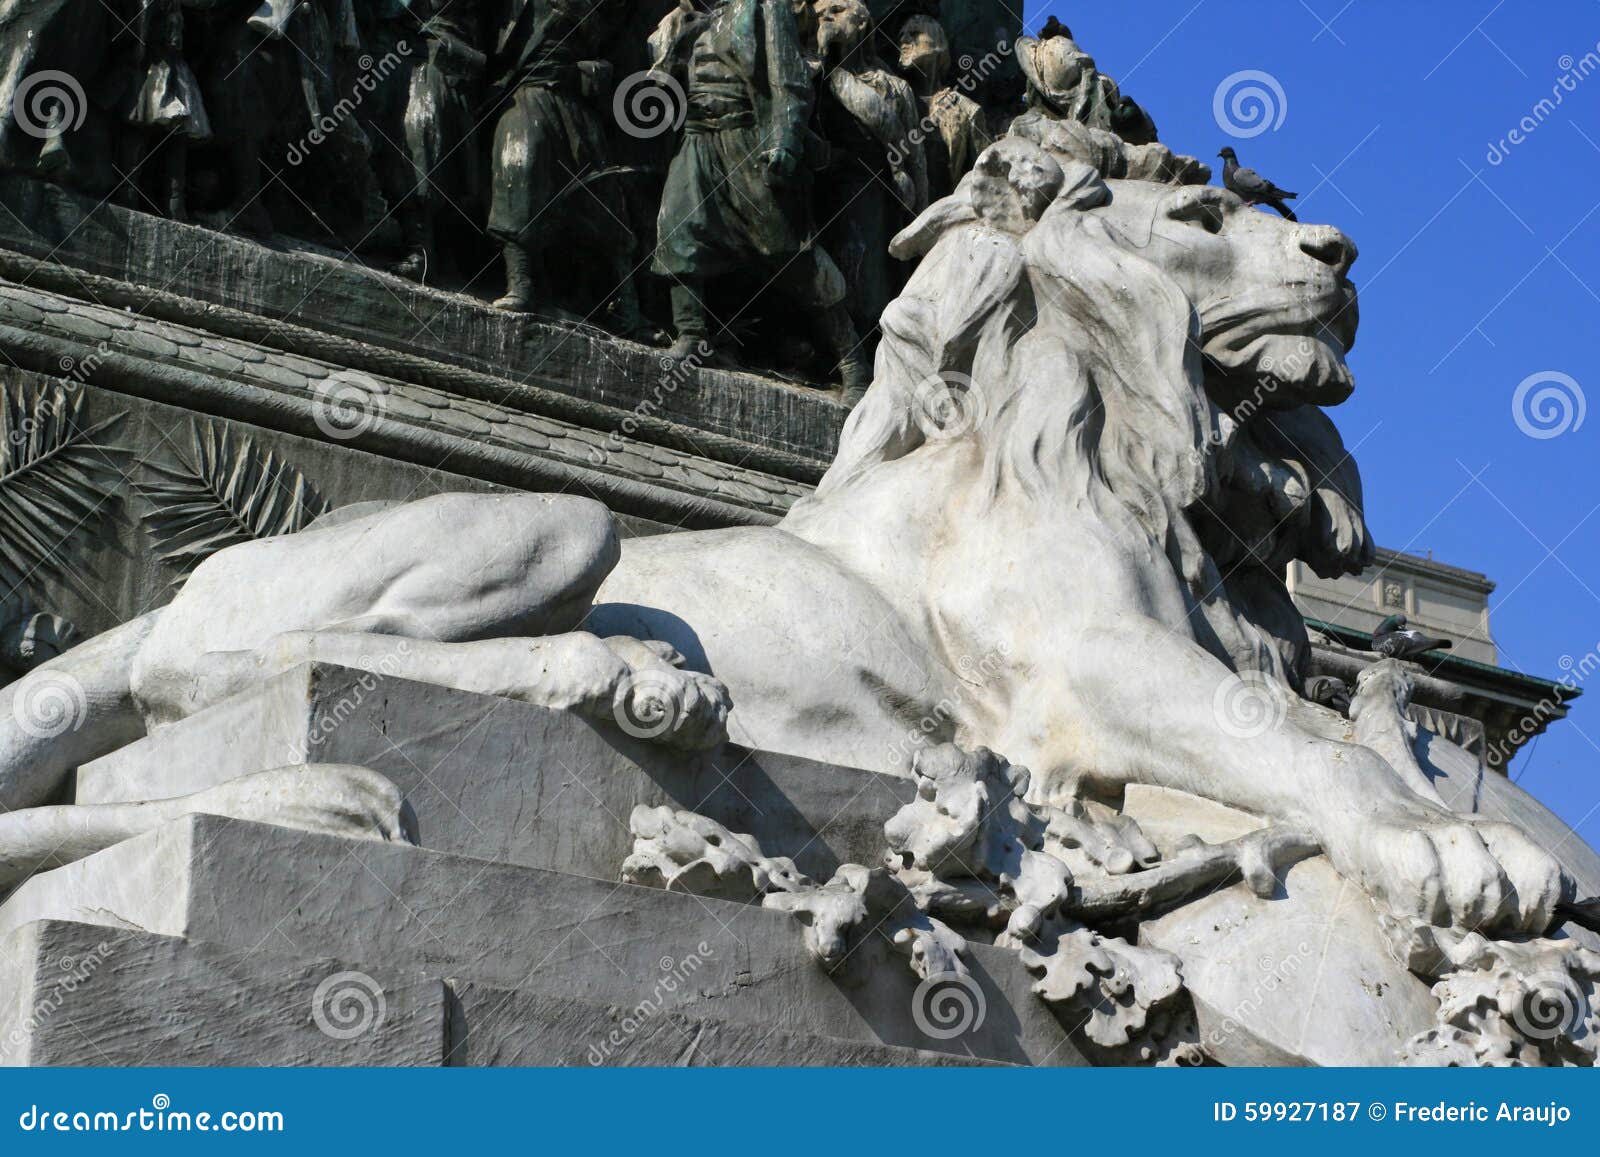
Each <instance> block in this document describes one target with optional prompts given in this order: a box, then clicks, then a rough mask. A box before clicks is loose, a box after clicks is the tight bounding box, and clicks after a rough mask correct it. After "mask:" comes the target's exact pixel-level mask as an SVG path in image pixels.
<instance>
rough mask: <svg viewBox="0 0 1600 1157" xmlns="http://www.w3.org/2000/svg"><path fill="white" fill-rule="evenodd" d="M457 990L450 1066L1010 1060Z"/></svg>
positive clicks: (651, 1009)
mask: <svg viewBox="0 0 1600 1157" xmlns="http://www.w3.org/2000/svg"><path fill="white" fill-rule="evenodd" d="M452 995H453V996H454V1004H453V1006H452V1008H453V1010H454V1017H453V1019H452V1022H451V1029H450V1055H449V1058H448V1061H447V1063H449V1064H451V1065H469V1066H473V1067H484V1066H501V1065H520V1066H528V1065H561V1066H569V1067H581V1066H584V1065H590V1066H595V1067H599V1066H607V1067H614V1066H624V1065H627V1066H652V1067H666V1066H673V1067H682V1066H696V1067H700V1066H708V1065H761V1066H774V1065H778V1066H783V1067H785V1068H793V1067H797V1066H826V1067H830V1068H832V1067H842V1066H849V1067H860V1066H875V1067H882V1066H894V1067H900V1068H905V1067H922V1066H932V1067H940V1066H947V1065H979V1066H999V1065H1002V1064H1003V1063H1004V1062H1001V1061H988V1060H983V1059H981V1058H978V1057H972V1056H964V1055H961V1054H957V1053H940V1052H933V1051H930V1050H928V1049H911V1048H899V1047H896V1046H893V1045H880V1044H866V1043H863V1042H861V1041H847V1040H839V1039H838V1038H836V1037H827V1036H818V1035H816V1034H814V1033H803V1032H790V1031H787V1030H783V1029H774V1028H772V1027H770V1026H767V1025H759V1024H740V1023H737V1022H734V1021H727V1020H716V1019H713V1018H710V1017H705V1016H698V1015H694V1014H693V1013H690V1012H684V1011H680V1010H677V1009H658V1008H656V1007H655V1006H654V1004H653V1003H652V1002H650V1001H648V1000H641V1001H636V1002H635V1003H634V1004H633V1005H631V1006H629V1007H622V1006H620V1005H610V1006H601V1005H598V1004H593V1003H590V1002H588V1001H581V1000H563V999H561V998H560V997H554V996H546V995H543V994H541V993H535V992H528V991H518V992H508V991H504V990H501V989H495V988H488V987H485V986H482V985H478V984H471V983H467V984H459V985H456V986H455V987H454V990H453V993H452ZM648 995H649V994H648V993H647V994H646V996H648Z"/></svg>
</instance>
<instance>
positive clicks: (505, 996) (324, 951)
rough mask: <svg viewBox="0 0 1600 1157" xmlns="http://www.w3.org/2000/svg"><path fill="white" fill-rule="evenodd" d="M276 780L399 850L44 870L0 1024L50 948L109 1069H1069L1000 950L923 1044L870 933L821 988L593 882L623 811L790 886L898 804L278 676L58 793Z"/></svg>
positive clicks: (270, 830)
mask: <svg viewBox="0 0 1600 1157" xmlns="http://www.w3.org/2000/svg"><path fill="white" fill-rule="evenodd" d="M294 762H320V763H355V764H362V765H365V766H368V767H371V768H373V769H375V770H377V771H379V772H381V773H383V774H385V775H387V776H389V777H390V778H391V779H393V780H394V782H395V783H396V784H397V785H398V786H399V787H400V788H401V790H402V792H403V793H404V795H405V797H406V801H407V806H408V807H409V808H410V809H411V811H412V812H413V813H414V821H415V828H416V831H417V833H418V835H419V838H420V842H421V844H422V846H421V847H415V846H411V845H408V844H397V843H383V842H378V841H371V840H351V839H343V838H338V837H334V836H327V835H314V834H309V833H306V832H302V831H294V830H289V829H286V828H281V827H275V826H270V825H264V824H257V823H246V822H241V821H236V820H229V819H222V818H219V817H215V816H203V815H202V816H192V817H189V818H187V819H184V820H181V821H178V822H176V823H172V824H169V825H167V826H165V827H163V828H160V829H158V830H155V831H153V832H150V833H148V834H146V835H144V836H141V837H139V838H137V839H134V840H130V841H128V842H126V843H123V844H120V845H117V846H115V847H112V848H109V849H107V850H105V851H103V852H100V853H98V854H96V855H93V856H90V857H88V858H87V859H84V860H81V861H79V862H77V863H74V864H70V865H68V866H66V867H64V868H60V869H57V870H55V871H51V872H46V873H43V874H41V875H39V876H36V877H34V878H33V879H32V880H30V881H29V882H27V883H26V884H24V885H23V886H22V887H20V888H18V889H17V890H16V891H15V892H14V893H13V894H12V895H11V896H10V897H9V898H7V899H6V901H5V903H4V904H3V905H0V937H3V938H6V939H7V941H8V942H9V944H10V945H11V951H10V953H9V955H10V958H11V959H13V960H15V961H20V962H21V963H20V964H16V965H14V966H13V968H14V969H21V971H20V973H19V975H18V977H17V978H16V979H15V981H14V982H9V983H7V984H6V985H5V987H6V989H7V990H10V991H17V992H20V993H24V994H30V995H25V996H24V997H22V998H21V999H22V1003H21V1004H19V1005H17V1009H16V1010H14V1011H13V1012H12V1013H11V1014H10V1015H11V1016H12V1021H14V1022H18V1023H21V1022H22V1021H26V1020H29V1019H30V1018H29V1017H27V1016H25V1015H23V1010H25V1009H26V1008H28V1007H31V1006H32V1004H33V1003H35V1002H36V1000H37V999H43V997H42V996H41V995H40V994H43V993H45V992H46V990H47V989H48V986H49V977H48V975H47V974H48V973H49V970H50V965H49V964H48V959H49V958H50V957H51V954H52V953H53V954H54V955H56V956H59V955H62V954H66V955H72V956H82V955H83V953H84V951H85V949H84V948H83V945H85V944H87V945H89V946H90V948H91V949H92V948H93V946H94V945H96V944H99V943H100V941H102V940H104V941H105V943H106V945H107V946H108V951H107V954H106V955H107V959H108V960H111V961H114V962H120V964H118V965H117V967H115V968H113V967H111V966H110V965H107V967H106V969H105V970H104V971H103V972H102V973H100V974H98V975H97V976H93V977H90V978H89V983H86V984H84V985H82V986H81V987H80V988H79V990H78V991H77V992H75V993H74V994H72V1001H73V1002H75V1003H73V1007H74V1008H81V1009H83V1010H84V1012H83V1015H84V1017H85V1018H87V1019H88V1020H89V1021H90V1022H92V1023H95V1024H110V1023H111V1022H113V1021H116V1017H117V1016H118V1015H121V1016H122V1020H121V1021H117V1023H118V1024H119V1025H121V1026H122V1027H121V1028H119V1029H117V1030H116V1031H115V1032H113V1033H111V1036H112V1040H113V1043H114V1045H115V1047H114V1048H110V1049H107V1055H108V1056H110V1057H111V1058H112V1059H111V1062H110V1063H118V1064H140V1063H157V1062H160V1063H241V1064H242V1063H272V1064H342V1063H359V1064H443V1063H448V1064H466V1065H485V1064H769V1065H770V1064H828V1065H844V1064H965V1063H984V1064H1029V1065H1039V1064H1079V1063H1082V1058H1081V1056H1080V1054H1079V1052H1078V1050H1077V1049H1076V1048H1075V1047H1074V1046H1073V1044H1072V1043H1071V1041H1070V1039H1069V1035H1068V1032H1067V1029H1066V1028H1064V1027H1063V1025H1062V1024H1061V1023H1060V1022H1059V1021H1058V1020H1057V1018H1056V1017H1055V1016H1054V1014H1052V1013H1051V1012H1050V1011H1049V1009H1048V1008H1047V1007H1046V1006H1045V1005H1044V1004H1043V1003H1042V1002H1040V1001H1039V1000H1038V999H1037V998H1035V997H1034V996H1033V994H1032V992H1031V983H1032V981H1031V978H1030V977H1029V976H1028V974H1027V972H1026V971H1025V970H1024V969H1023V967H1022V965H1021V962H1020V960H1019V959H1018V957H1017V956H1016V954H1015V953H1012V952H1008V951H1003V950H1000V949H996V948H993V947H990V946H987V945H975V946H974V947H973V950H972V953H971V960H970V963H971V967H972V971H973V976H974V979H975V981H976V987H977V991H978V992H979V993H980V994H981V995H980V998H979V1000H980V1004H981V1006H982V1009H983V1014H982V1017H981V1023H979V1024H978V1025H977V1026H976V1027H974V1028H973V1029H972V1030H971V1031H968V1032H966V1033H963V1034H961V1035H959V1036H955V1037H953V1038H950V1039H939V1038H936V1037H934V1036H930V1035H928V1034H927V1033H925V1032H924V1031H923V1029H922V1028H920V1027H919V1020H920V1018H921V1017H922V1015H923V1014H924V1013H925V1012H926V1009H924V1008H921V1007H920V1006H919V1001H920V1002H923V1003H925V1002H926V994H925V993H921V992H919V985H920V981H919V980H918V978H917V976H916V975H915V974H914V973H913V972H912V971H911V969H910V968H909V967H908V965H907V962H906V959H905V957H904V956H903V955H901V954H900V953H899V951H898V950H896V949H895V948H894V946H893V945H892V944H891V943H890V940H889V938H888V937H887V936H886V935H885V934H883V933H882V932H880V931H878V930H866V929H863V930H861V931H860V932H859V933H858V934H857V936H856V938H855V940H854V941H853V943H854V948H853V949H852V951H851V952H850V954H849V956H848V957H847V958H846V959H845V960H844V961H843V962H842V963H841V964H840V965H839V966H838V967H836V968H834V969H833V970H831V971H829V970H827V969H824V968H823V967H822V966H821V965H820V964H818V962H817V961H816V960H815V959H814V958H813V957H812V956H811V954H810V953H809V951H808V950H807V949H806V947H805V944H804V938H803V929H802V927H801V925H800V923H799V922H798V921H797V920H795V919H794V918H793V917H791V916H789V915H787V914H785V913H780V912H776V911H770V910H767V909H764V908H762V907H760V906H759V905H758V904H755V903H737V902H732V901H727V900H714V899H707V898H703V897H699V896H693V895H687V894H683V893H676V892H672V893H669V892H662V891H657V890H653V889H648V888H641V887H635V886H632V885H627V884H621V883H618V882H616V881H617V878H618V873H619V870H620V866H621V864H622V861H623V859H624V858H625V857H626V856H627V855H628V853H629V852H630V851H631V850H632V845H633V837H632V835H631V833H630V832H629V829H628V816H629V813H630V812H631V810H632V809H633V807H634V806H635V805H638V804H650V805H660V804H671V805H673V806H675V807H680V808H685V809H692V810H695V811H698V812H701V813H702V814H705V815H709V816H712V817H714V818H716V819H718V820H719V821H721V822H722V823H724V824H726V825H727V826H728V827H729V828H731V829H733V830H735V831H744V832H749V833H751V834H753V835H755V836H756V837H757V838H758V839H759V840H760V841H761V842H762V844H763V845H764V846H765V847H766V848H767V849H768V850H769V851H770V852H771V853H772V854H777V855H788V856H791V857H793V858H794V859H796V860H797V861H798V862H799V864H800V866H801V868H802V870H804V871H806V872H807V873H808V874H811V875H813V876H816V877H821V878H826V877H827V876H829V875H831V874H832V872H833V870H834V868H836V867H837V866H838V864H839V863H841V862H846V861H850V862H857V863H877V862H878V861H879V859H880V858H881V856H882V854H883V850H884V844H883V835H882V828H883V823H884V821H885V820H886V819H887V818H888V817H889V816H890V815H892V814H893V813H894V812H895V811H896V810H898V809H899V808H900V807H901V806H902V805H903V804H904V803H905V802H906V801H907V800H909V799H910V798H911V796H912V794H913V788H912V786H911V784H910V783H909V782H907V781H903V780H898V779H894V778H890V777H886V776H882V775H878V774H876V773H871V772H865V771H860V770H857V769H852V768H841V767H832V766H827V765H823V764H818V763H814V762H811V761H808V760H802V759H795V758H790V757H783V756H776V755H772V754H770V753H765V752H752V751H746V750H742V749H737V748H731V747H730V748H727V749H725V750H723V751H721V752H717V753H713V754H709V755H698V756H690V755H682V754H677V753H671V752H667V751H665V750H663V749H660V748H656V747H652V746H649V745H646V744H641V743H638V742H636V741H634V740H632V739H630V738H629V737H627V736H626V735H624V734H622V733H621V732H619V731H616V730H614V729H612V728H609V727H605V726H597V725H594V724H591V723H588V722H586V721H584V720H581V719H579V718H577V717H575V716H572V715H568V714H564V713H560V712H552V711H546V710H543V709H540V708H536V707H530V706H527V705H525V704H521V703H516V702H513V701H510V700H503V699H497V698H493V697H489V696H480V695H471V694H466V693H462V692H457V691H451V690H448V689H443V688H439V687H431V686H426V685H422V684H417V683H411V682H407V681H405V680H400V679H390V678H384V677H381V676H376V675H373V674H370V673H366V672H361V671H355V670H349V669H344V668H337V667H328V666H306V667H302V668H298V669H296V670H293V671H290V672H287V673H285V674H284V675H282V676H279V677H278V678H276V679H274V680H272V681H271V682H269V683H268V684H266V685H264V686H262V687H261V688H259V689H257V690H255V691H253V692H250V693H247V694H245V695H242V696H240V697H238V698H236V699H234V700H231V701H229V702H227V703H224V704H221V705H219V706H218V707H215V708H213V709H211V710H210V711H206V712H203V713H201V714H200V715H197V716H195V717H193V718H191V719H188V720H186V721H184V722H182V723H179V724H177V725H175V726H173V727H170V728H167V729H165V730H163V731H160V732H158V733H156V734H154V735H152V736H150V737H148V738H146V739H144V740H142V741H140V742H138V743H135V744H133V745H131V746H129V747H127V748H125V749H123V750H122V751H120V752H118V753H116V754H115V755H113V756H111V757H108V758H106V759H102V760H99V761H96V762H95V763H92V764H89V765H86V766H84V767H83V768H81V769H79V774H78V780H77V799H78V802H80V803H106V802H117V801H129V800H139V799H153V798H164V797H170V796H177V795H185V794H189V793H192V792H195V791H199V790H202V789H204V788H206V787H209V786H212V785H214V784H217V783H220V782H224V781H226V780H228V779H230V778H233V777H236V776H238V775H242V774H246V773H249V772H252V771H259V770H265V769H267V768H271V767H275V766H281V765H284V764H287V763H294ZM752 899H754V898H753V897H752ZM164 976H166V977H170V978H171V982H172V987H171V991H170V992H169V991H163V989H162V986H161V983H160V981H161V978H162V977H164ZM332 976H339V977H347V978H354V983H355V984H356V985H357V988H356V989H354V990H353V991H354V993H355V995H356V997H359V996H360V993H361V992H362V991H365V992H367V993H368V1003H369V1004H370V1003H371V1001H372V1000H373V999H379V998H381V1000H382V1001H383V1002H384V1004H385V1005H386V1019H385V1020H384V1021H383V1024H384V1025H385V1026H386V1027H385V1028H384V1029H383V1033H384V1035H382V1036H381V1037H379V1038H377V1039H374V1040H370V1041H366V1042H365V1043H364V1044H363V1043H361V1041H360V1040H359V1039H356V1038H352V1039H351V1040H344V1039H340V1038H338V1037H327V1036H326V1034H325V1033H324V1032H323V1031H322V1027H321V1025H320V1024H319V1023H318V1022H317V1021H316V1019H315V1018H314V1017H313V1008H314V1007H315V1005H314V997H315V996H316V994H317V991H318V987H319V985H320V984H321V983H322V982H323V981H325V980H327V978H328V977H332ZM347 987H348V982H347ZM374 994H376V995H374ZM119 1002H120V1004H122V1005H125V1006H126V1007H125V1008H124V1010H123V1012H122V1013H120V1014H118V1013H116V1012H115V1010H116V1008H117V1006H118V1005H119ZM246 1006H248V1009H249V1010H250V1011H249V1012H248V1013H247V1014H245V1013H240V1012H239V1009H241V1008H245V1007H246ZM65 1007H66V1006H65V1005H63V1008H65ZM347 1011H348V1010H347ZM357 1011H359V1009H357ZM32 1019H33V1020H38V1019H39V1018H32ZM70 1023H71V1022H69V1021H68V1020H67V1019H65V1018H64V1017H63V1018H56V1019H50V1020H44V1021H39V1023H36V1024H31V1025H30V1026H29V1027H28V1029H27V1031H26V1032H23V1033H22V1034H21V1037H20V1038H19V1044H18V1045H17V1046H16V1048H15V1052H16V1055H15V1056H13V1057H11V1058H9V1059H11V1060H12V1061H13V1062H14V1063H26V1062H30V1061H31V1062H32V1063H45V1062H50V1063H86V1062H88V1061H90V1060H93V1059H95V1058H92V1057H89V1056H87V1055H86V1054H85V1052H84V1049H85V1047H87V1046H85V1045H84V1044H83V1043H82V1042H81V1041H78V1042H77V1043H75V1041H74V1037H73V1036H72V1035H71V1034H70V1033H69V1032H68V1025H69V1024H70ZM146 1023H150V1024H154V1025H156V1026H157V1027H156V1028H155V1029H153V1030H152V1031H151V1032H150V1033H148V1034H141V1033H140V1032H139V1031H137V1030H138V1026H140V1025H142V1024H146ZM924 1023H925V1022H924ZM7 1027H9V1026H7ZM109 1031H110V1030H108V1032H109ZM90 1035H91V1038H95V1037H96V1035H97V1034H95V1033H91V1034H90ZM146 1035H147V1036H148V1040H146V1041H144V1048H145V1051H143V1052H141V1050H140V1047H139V1045H138V1041H139V1039H140V1038H141V1037H142V1036H146ZM186 1042H187V1043H186ZM252 1042H256V1043H252ZM101 1047H105V1046H104V1045H102V1046H101ZM186 1049H189V1050H191V1051H190V1052H189V1053H186V1052H185V1050H186ZM100 1063H107V1062H105V1061H103V1060H102V1061H101V1062H100Z"/></svg>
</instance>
